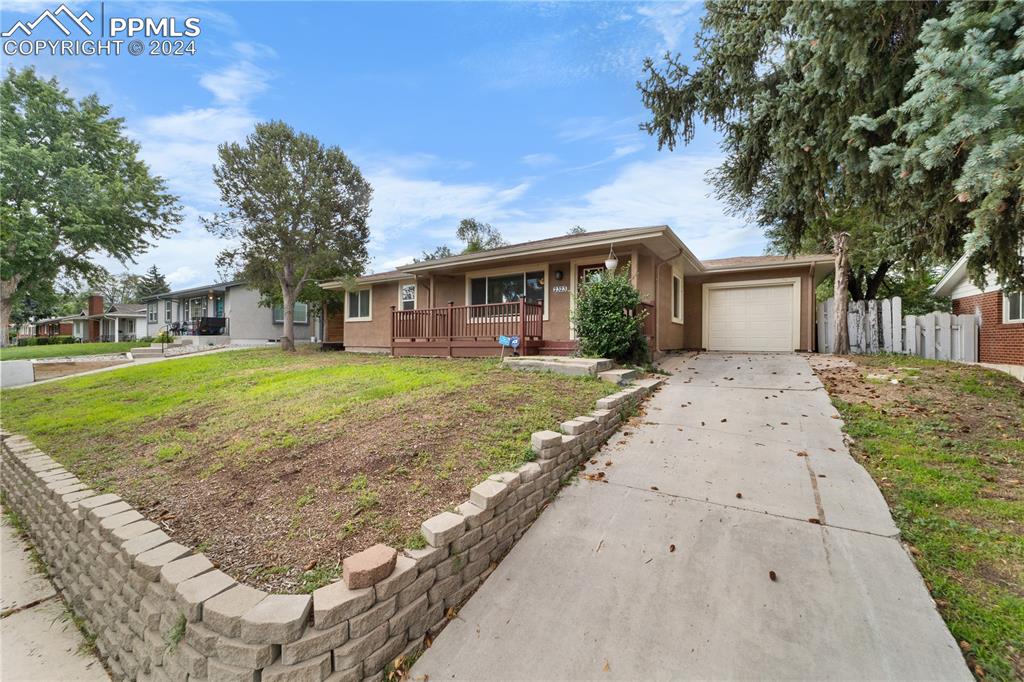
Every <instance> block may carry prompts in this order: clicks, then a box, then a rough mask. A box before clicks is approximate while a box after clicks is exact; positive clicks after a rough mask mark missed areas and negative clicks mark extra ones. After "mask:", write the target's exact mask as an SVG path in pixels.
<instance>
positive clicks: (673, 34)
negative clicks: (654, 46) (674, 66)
mask: <svg viewBox="0 0 1024 682" xmlns="http://www.w3.org/2000/svg"><path fill="white" fill-rule="evenodd" d="M695 7H697V3H694V2H659V3H651V4H647V5H641V6H640V7H637V10H636V13H637V14H639V15H640V16H642V17H644V23H645V24H647V25H648V26H649V27H650V28H652V29H654V30H655V31H657V33H658V34H659V35H660V36H661V45H660V46H659V47H660V49H661V50H662V51H664V50H668V51H671V52H674V51H675V50H676V49H678V47H679V39H680V38H681V37H682V35H683V32H684V31H685V30H686V26H687V24H688V23H689V22H690V21H691V20H692V19H693V17H694V8H695Z"/></svg>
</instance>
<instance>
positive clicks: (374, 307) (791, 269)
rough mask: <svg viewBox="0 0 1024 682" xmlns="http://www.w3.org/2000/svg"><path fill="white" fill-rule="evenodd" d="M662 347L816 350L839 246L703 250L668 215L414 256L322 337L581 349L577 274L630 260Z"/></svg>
mask: <svg viewBox="0 0 1024 682" xmlns="http://www.w3.org/2000/svg"><path fill="white" fill-rule="evenodd" d="M627 267H628V271H629V276H630V278H631V279H632V281H633V284H634V286H635V287H636V288H637V289H638V290H639V292H640V295H641V298H642V300H643V308H644V310H646V312H647V317H646V320H645V325H646V327H645V329H646V333H647V336H648V339H649V342H650V346H651V349H652V350H653V351H654V352H655V353H656V354H657V353H663V352H665V351H671V350H682V349H707V350H725V351H794V350H813V349H814V346H813V345H814V337H815V335H814V314H815V300H814V289H815V287H816V286H817V285H818V283H820V282H821V280H822V279H824V278H825V277H826V276H827V275H828V274H829V273H831V272H832V269H833V258H832V256H831V255H810V256H796V257H785V256H751V257H742V258H724V259H719V260H706V261H702V260H700V259H698V258H697V257H696V256H694V255H693V253H691V251H690V250H689V249H688V248H687V247H686V245H685V244H683V242H682V241H681V240H680V239H679V237H678V236H676V234H675V232H673V231H672V230H671V228H669V227H668V226H666V225H658V226H653V227H636V228H627V229H617V230H602V231H599V232H585V233H581V234H573V235H564V236H560V237H553V238H550V239H541V240H538V241H531V242H525V243H522V244H513V245H511V246H504V247H501V248H497V249H490V250H487V251H480V252H477V253H465V254H460V255H456V256H450V257H448V258H438V259H433V260H425V261H420V262H416V263H411V264H409V265H407V266H405V267H401V268H398V269H397V270H393V271H390V272H382V273H378V274H373V275H367V276H365V277H361V278H359V279H358V280H356V282H355V284H354V285H352V284H351V283H346V282H344V281H341V280H338V281H331V282H324V283H322V284H321V286H322V287H323V288H325V289H333V290H344V291H345V304H344V307H343V309H342V310H341V311H339V312H338V313H329V314H328V317H327V321H326V324H325V342H327V343H331V344H336V345H340V344H344V347H345V348H346V349H347V350H353V351H366V352H384V353H393V354H395V355H433V356H437V355H442V356H456V357H479V356H488V355H497V354H498V353H500V350H501V349H500V346H499V345H498V342H497V339H498V337H499V336H516V337H519V338H520V345H521V351H522V352H523V353H525V354H528V355H532V354H563V355H564V354H569V353H571V352H573V350H575V348H576V338H575V334H574V331H573V328H572V325H571V324H570V315H571V311H572V308H573V305H574V301H575V298H576V292H577V290H578V288H579V286H580V283H581V282H584V281H586V279H587V278H588V277H589V276H592V273H595V272H603V271H605V270H606V269H622V268H627Z"/></svg>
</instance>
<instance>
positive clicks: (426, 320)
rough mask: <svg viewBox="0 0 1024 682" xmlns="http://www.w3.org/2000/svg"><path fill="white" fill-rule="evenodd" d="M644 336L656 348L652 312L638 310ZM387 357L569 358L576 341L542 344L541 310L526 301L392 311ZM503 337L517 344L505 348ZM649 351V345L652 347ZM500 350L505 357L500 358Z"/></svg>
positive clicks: (644, 307) (650, 307)
mask: <svg viewBox="0 0 1024 682" xmlns="http://www.w3.org/2000/svg"><path fill="white" fill-rule="evenodd" d="M638 312H641V314H644V315H645V317H644V335H645V336H646V337H647V341H648V343H649V344H653V342H654V334H655V329H656V322H655V314H656V311H655V307H654V306H653V305H650V304H647V303H642V304H640V310H639V311H638ZM390 334H391V354H392V355H395V356H420V357H452V358H482V357H497V356H499V355H505V356H509V355H520V356H526V355H560V356H566V355H573V354H575V352H576V348H577V343H576V340H575V339H564V338H562V339H545V338H544V306H543V304H540V303H528V302H527V301H526V300H525V299H520V300H518V301H513V302H510V303H488V304H478V305H454V304H453V303H449V304H448V305H447V306H444V307H441V308H421V309H419V310H397V309H396V306H391V333H390ZM501 337H505V338H506V339H510V340H512V339H515V340H516V341H517V345H516V346H515V347H510V346H506V347H503V346H502V344H501V343H500V342H499V339H500V338H501ZM652 348H653V345H652ZM503 349H504V352H503Z"/></svg>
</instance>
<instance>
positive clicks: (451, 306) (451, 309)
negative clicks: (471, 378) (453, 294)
mask: <svg viewBox="0 0 1024 682" xmlns="http://www.w3.org/2000/svg"><path fill="white" fill-rule="evenodd" d="M454 315H455V301H448V322H447V325H446V326H447V328H448V357H452V317H454Z"/></svg>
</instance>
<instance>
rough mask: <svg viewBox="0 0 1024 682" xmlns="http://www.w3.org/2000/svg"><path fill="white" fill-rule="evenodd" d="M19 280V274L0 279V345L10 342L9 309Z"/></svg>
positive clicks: (11, 307)
mask: <svg viewBox="0 0 1024 682" xmlns="http://www.w3.org/2000/svg"><path fill="white" fill-rule="evenodd" d="M20 282H21V276H19V275H14V276H13V277H11V278H10V279H4V280H0V330H3V334H2V336H0V346H7V345H8V344H9V343H10V339H11V333H10V325H11V310H13V309H14V292H15V291H16V290H17V288H18V284H19V283H20Z"/></svg>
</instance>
